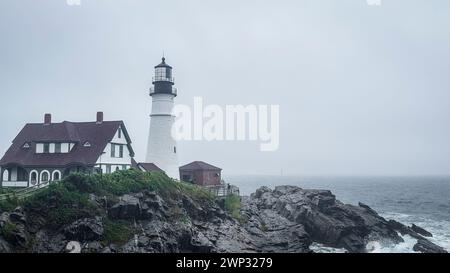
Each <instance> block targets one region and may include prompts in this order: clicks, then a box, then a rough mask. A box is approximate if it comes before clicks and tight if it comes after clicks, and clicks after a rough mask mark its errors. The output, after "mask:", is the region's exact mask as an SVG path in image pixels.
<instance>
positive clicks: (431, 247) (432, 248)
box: [413, 239, 447, 253]
mask: <svg viewBox="0 0 450 273" xmlns="http://www.w3.org/2000/svg"><path fill="white" fill-rule="evenodd" d="M413 250H414V251H418V252H422V253H447V251H446V250H445V249H443V248H442V247H440V246H438V245H436V244H433V243H432V242H430V241H428V240H425V239H419V240H418V241H417V244H415V245H414V247H413Z"/></svg>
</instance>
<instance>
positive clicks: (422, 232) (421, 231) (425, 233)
mask: <svg viewBox="0 0 450 273" xmlns="http://www.w3.org/2000/svg"><path fill="white" fill-rule="evenodd" d="M411 229H412V230H413V231H414V232H416V233H418V234H420V235H422V236H425V237H433V234H431V232H429V231H427V230H425V229H424V228H421V227H419V226H416V225H415V224H412V226H411Z"/></svg>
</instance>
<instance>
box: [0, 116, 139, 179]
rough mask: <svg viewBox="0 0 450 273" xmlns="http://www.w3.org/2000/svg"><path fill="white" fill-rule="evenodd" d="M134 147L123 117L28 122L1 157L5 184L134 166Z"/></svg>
mask: <svg viewBox="0 0 450 273" xmlns="http://www.w3.org/2000/svg"><path fill="white" fill-rule="evenodd" d="M133 157H134V151H133V148H132V147H131V140H130V137H129V135H128V133H127V130H126V128H125V124H124V123H123V121H103V113H102V112H98V113H97V120H96V121H93V122H68V121H64V122H61V123H52V120H51V115H50V114H46V115H45V117H44V123H33V124H26V125H25V127H24V128H23V129H22V130H21V131H20V133H19V134H18V135H17V137H16V138H15V139H14V140H13V142H12V145H11V147H10V148H9V149H8V150H7V152H6V153H5V155H4V156H3V158H2V159H1V160H0V182H1V184H0V186H1V187H32V186H39V185H42V186H44V185H46V184H48V183H49V182H50V181H57V180H60V179H61V178H62V177H64V176H66V175H68V174H69V173H71V172H87V173H92V172H97V173H112V172H114V171H117V170H126V169H129V168H130V167H131V164H132V158H133Z"/></svg>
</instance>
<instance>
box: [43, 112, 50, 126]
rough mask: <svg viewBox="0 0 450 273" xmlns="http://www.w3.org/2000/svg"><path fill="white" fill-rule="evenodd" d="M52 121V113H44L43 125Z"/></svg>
mask: <svg viewBox="0 0 450 273" xmlns="http://www.w3.org/2000/svg"><path fill="white" fill-rule="evenodd" d="M51 123H52V114H45V115H44V125H50V124H51Z"/></svg>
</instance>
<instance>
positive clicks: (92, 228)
mask: <svg viewBox="0 0 450 273" xmlns="http://www.w3.org/2000/svg"><path fill="white" fill-rule="evenodd" d="M103 231H104V230H103V223H102V220H101V218H100V217H96V218H95V219H88V218H86V219H81V220H78V221H76V222H74V223H73V224H71V225H70V226H68V227H66V228H65V229H64V235H65V236H66V237H67V238H68V239H70V240H77V241H81V242H86V241H95V240H98V239H100V238H101V237H102V235H103Z"/></svg>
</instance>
